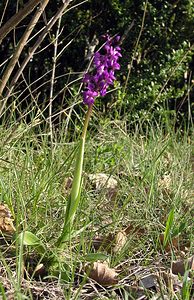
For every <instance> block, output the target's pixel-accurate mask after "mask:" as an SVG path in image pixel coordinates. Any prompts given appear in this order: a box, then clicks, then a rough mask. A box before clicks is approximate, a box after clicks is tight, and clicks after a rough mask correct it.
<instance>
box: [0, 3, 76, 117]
mask: <svg viewBox="0 0 194 300" xmlns="http://www.w3.org/2000/svg"><path fill="white" fill-rule="evenodd" d="M71 1H72V0H69V1H66V2H65V3H64V4H62V5H61V7H60V8H59V10H58V11H57V13H56V14H55V16H54V17H53V18H52V19H51V20H50V21H49V22H48V25H47V26H46V27H45V29H44V30H43V32H42V34H41V35H40V36H39V38H38V40H37V41H36V43H35V44H34V45H33V46H32V48H30V49H29V52H28V56H27V57H26V58H25V59H24V60H23V62H22V64H21V67H20V69H19V70H18V71H17V73H16V74H15V76H14V78H13V79H12V81H11V83H10V86H9V90H8V91H7V93H6V95H5V98H4V102H3V104H2V107H1V109H0V117H1V116H2V112H3V109H4V107H5V105H6V102H7V99H8V98H9V97H10V95H11V93H12V90H13V88H14V86H15V84H16V82H17V80H18V79H19V77H20V76H21V74H22V72H23V70H24V68H25V67H26V65H27V64H28V62H29V60H30V59H31V58H32V56H33V54H34V52H35V51H36V49H37V48H38V47H39V46H40V44H41V43H42V41H43V40H44V38H45V37H46V35H47V34H48V32H49V30H51V28H52V27H53V25H54V24H55V23H56V21H57V20H58V19H59V18H60V17H61V16H62V14H63V11H64V10H65V9H66V7H67V6H68V5H69V3H70V2H71Z"/></svg>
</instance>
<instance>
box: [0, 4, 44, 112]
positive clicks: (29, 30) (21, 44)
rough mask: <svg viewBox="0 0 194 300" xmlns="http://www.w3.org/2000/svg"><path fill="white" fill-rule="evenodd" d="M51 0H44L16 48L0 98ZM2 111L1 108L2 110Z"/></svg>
mask: <svg viewBox="0 0 194 300" xmlns="http://www.w3.org/2000/svg"><path fill="white" fill-rule="evenodd" d="M48 2H49V0H43V1H42V3H41V5H40V7H39V9H38V10H37V11H36V13H35V15H34V16H33V18H32V20H31V21H30V23H29V25H28V27H27V29H26V31H25V32H24V34H23V36H22V38H21V40H20V42H19V44H18V46H17V48H16V51H15V53H14V55H13V57H12V59H11V60H10V62H9V64H8V66H7V68H6V70H5V72H4V73H3V78H2V80H1V82H0V97H1V96H2V93H3V90H4V88H5V86H6V84H7V82H8V80H9V78H10V76H11V73H12V71H13V69H14V67H15V65H16V63H17V62H18V59H19V57H20V54H21V52H22V50H23V48H24V47H25V45H26V43H27V41H28V38H29V36H30V34H31V33H32V31H33V29H34V27H35V25H36V24H37V22H38V20H39V18H40V16H41V14H42V12H43V11H44V9H45V7H46V5H47V4H48ZM0 110H1V108H0Z"/></svg>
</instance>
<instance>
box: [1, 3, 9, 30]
mask: <svg viewBox="0 0 194 300" xmlns="http://www.w3.org/2000/svg"><path fill="white" fill-rule="evenodd" d="M8 2H9V0H7V1H6V3H5V4H4V9H3V13H2V16H1V20H0V27H1V24H2V23H3V18H4V16H5V12H6V9H7V5H8Z"/></svg>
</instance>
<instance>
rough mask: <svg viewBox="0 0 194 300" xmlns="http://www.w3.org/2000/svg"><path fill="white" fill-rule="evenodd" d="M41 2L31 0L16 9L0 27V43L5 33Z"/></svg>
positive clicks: (39, 0)
mask: <svg viewBox="0 0 194 300" xmlns="http://www.w3.org/2000/svg"><path fill="white" fill-rule="evenodd" d="M40 2H41V0H31V1H29V2H28V3H26V4H25V6H24V7H23V8H22V9H20V10H19V11H18V13H16V14H15V15H13V17H11V18H10V19H9V20H8V21H7V22H6V23H5V24H4V25H3V26H2V27H1V28H0V44H1V42H2V40H3V39H4V38H5V37H6V35H7V34H8V33H9V32H10V31H11V30H12V29H13V28H15V27H16V26H17V25H18V24H19V23H20V22H21V21H22V20H23V19H24V18H25V17H26V16H27V15H29V14H30V13H31V11H32V10H33V9H34V8H35V7H36V6H37V5H38V4H39V3H40Z"/></svg>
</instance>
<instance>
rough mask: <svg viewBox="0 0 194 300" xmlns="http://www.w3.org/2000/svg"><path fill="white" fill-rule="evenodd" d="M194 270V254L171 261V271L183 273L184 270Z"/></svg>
mask: <svg viewBox="0 0 194 300" xmlns="http://www.w3.org/2000/svg"><path fill="white" fill-rule="evenodd" d="M186 270H189V271H194V256H192V257H189V258H188V259H187V260H178V261H173V262H172V273H173V274H176V275H178V274H180V275H182V276H183V275H184V273H185V271H186Z"/></svg>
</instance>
